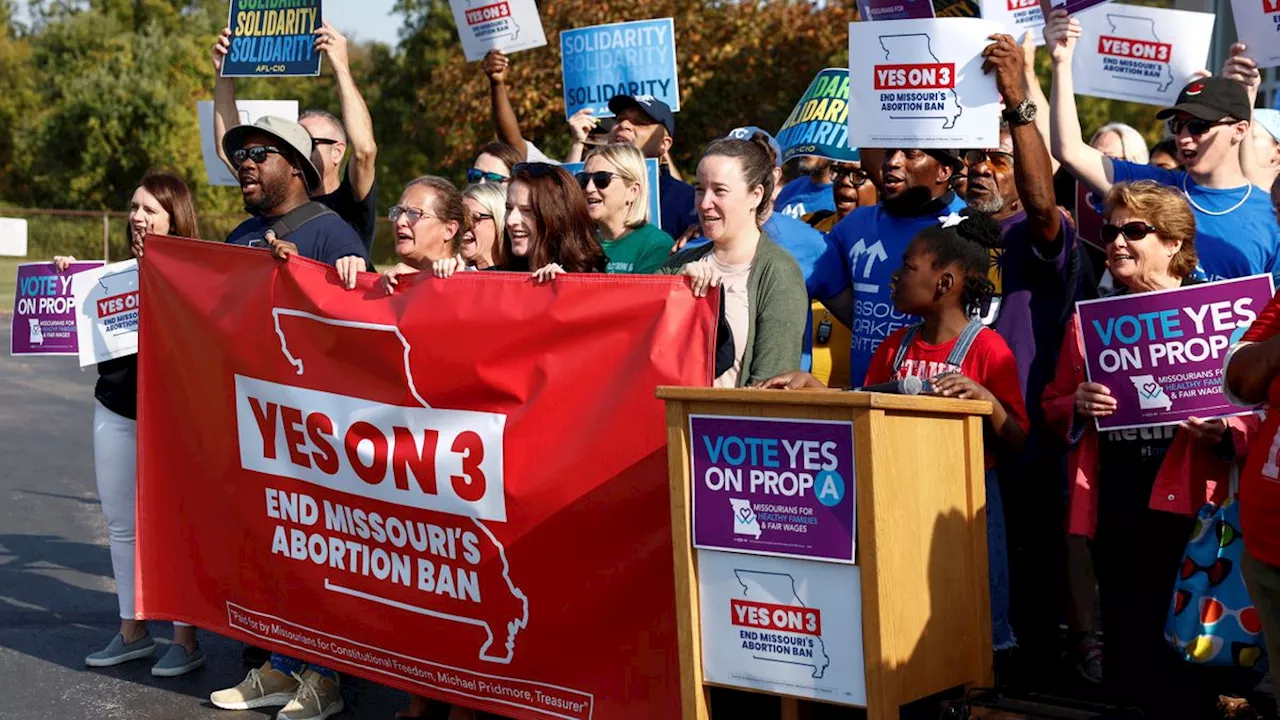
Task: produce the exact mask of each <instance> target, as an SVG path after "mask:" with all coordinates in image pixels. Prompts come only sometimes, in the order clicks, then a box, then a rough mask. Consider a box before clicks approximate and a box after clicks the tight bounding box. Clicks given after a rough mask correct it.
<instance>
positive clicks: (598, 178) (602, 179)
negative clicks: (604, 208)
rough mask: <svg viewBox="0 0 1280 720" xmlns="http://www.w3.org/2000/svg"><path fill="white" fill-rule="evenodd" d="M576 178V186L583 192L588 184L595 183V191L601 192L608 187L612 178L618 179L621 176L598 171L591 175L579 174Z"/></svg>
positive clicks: (586, 173) (606, 171)
mask: <svg viewBox="0 0 1280 720" xmlns="http://www.w3.org/2000/svg"><path fill="white" fill-rule="evenodd" d="M576 177H577V178H578V185H579V186H581V187H582V189H583V190H586V189H587V184H588V183H595V186H596V189H597V190H603V189H605V188H607V187H609V185H610V184H611V183H612V182H613V179H614V178H620V177H622V176H621V175H619V174H617V173H611V172H609V171H608V170H600V171H597V172H593V173H588V172H580V173H577V174H576Z"/></svg>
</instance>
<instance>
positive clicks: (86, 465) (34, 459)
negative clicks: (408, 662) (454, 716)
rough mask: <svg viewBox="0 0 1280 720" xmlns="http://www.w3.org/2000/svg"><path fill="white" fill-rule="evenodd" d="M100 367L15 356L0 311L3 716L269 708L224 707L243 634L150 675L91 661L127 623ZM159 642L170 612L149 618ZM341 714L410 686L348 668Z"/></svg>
mask: <svg viewBox="0 0 1280 720" xmlns="http://www.w3.org/2000/svg"><path fill="white" fill-rule="evenodd" d="M96 379H97V373H96V372H95V371H94V370H93V368H89V369H87V370H86V371H83V372H82V371H81V370H80V368H79V367H77V364H76V362H75V360H74V358H40V359H30V360H27V359H23V358H13V357H10V356H9V317H8V316H7V315H5V314H3V313H0V458H3V459H4V460H3V463H2V464H0V718H3V719H5V720H9V719H13V720H45V719H49V720H53V719H55V718H56V719H57V720H68V719H72V720H75V719H78V718H86V719H88V718H92V719H94V720H117V719H120V720H133V719H137V720H171V719H172V720H178V719H181V718H199V719H201V720H203V719H206V718H207V719H210V720H212V719H213V718H218V719H219V720H261V719H262V718H266V717H272V716H273V713H274V712H275V711H274V709H273V710H270V711H268V710H262V711H246V712H228V711H223V710H218V709H217V708H215V707H213V705H211V704H210V703H209V693H210V692H211V691H213V690H216V689H219V688H223V687H230V686H231V685H235V684H236V683H238V682H239V681H240V680H241V679H243V678H244V675H245V667H244V666H243V664H242V663H241V660H240V651H241V648H242V645H241V644H240V643H238V642H233V641H230V640H226V639H224V638H220V637H218V636H216V635H213V634H211V633H208V632H201V633H200V642H201V644H202V645H203V646H204V649H205V653H206V654H207V655H208V662H207V664H206V666H205V667H204V668H203V669H201V670H197V671H195V672H194V673H191V674H189V675H187V676H185V677H180V678H169V679H160V678H153V677H151V673H150V669H151V663H150V662H148V661H135V662H130V663H125V664H124V665H120V666H116V667H114V668H104V669H97V670H89V669H86V668H85V667H84V656H85V655H86V654H88V653H90V652H92V651H94V650H97V649H99V648H100V647H102V646H104V645H105V644H106V643H107V641H109V640H110V639H111V637H112V636H113V635H114V634H115V633H116V632H117V630H118V629H119V619H118V618H119V615H118V612H117V605H116V596H115V590H114V583H113V581H112V578H111V557H110V555H109V554H108V550H107V529H106V524H105V521H104V520H103V517H102V512H101V510H100V508H99V506H98V494H97V491H96V488H95V485H94V476H93V437H92V416H93V384H94V382H95V381H96ZM151 632H152V633H153V634H154V635H155V636H156V637H157V640H158V641H159V644H160V647H159V652H160V653H163V652H164V650H165V649H166V648H167V646H168V641H169V638H170V637H172V627H171V626H170V625H169V624H168V623H152V624H151ZM344 680H346V682H344V686H343V693H344V695H345V697H346V704H347V710H346V711H345V712H344V713H342V715H340V716H339V717H341V718H391V717H392V716H393V714H394V712H395V710H396V709H397V708H399V707H402V706H403V704H404V702H405V695H404V693H401V692H399V691H394V690H389V689H387V688H384V687H380V686H378V685H375V684H373V683H369V682H364V681H358V680H350V679H347V678H344Z"/></svg>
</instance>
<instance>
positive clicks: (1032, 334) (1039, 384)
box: [982, 210, 1080, 445]
mask: <svg viewBox="0 0 1280 720" xmlns="http://www.w3.org/2000/svg"><path fill="white" fill-rule="evenodd" d="M1059 213H1060V214H1061V210H1059ZM1000 226H1001V228H1003V230H1004V248H1003V249H1002V250H997V251H993V253H992V256H993V257H992V259H993V260H994V265H995V267H994V268H993V273H992V278H991V279H992V282H994V283H995V284H996V289H997V292H996V297H994V298H992V301H991V305H990V307H988V308H984V309H983V313H982V321H983V322H984V323H986V324H987V325H988V326H989V327H990V328H991V329H993V330H995V331H996V332H998V333H1000V336H1001V337H1003V338H1004V340H1005V342H1006V343H1008V344H1009V349H1011V350H1012V351H1013V357H1014V359H1015V360H1017V362H1018V381H1019V385H1020V386H1021V387H1022V396H1023V398H1024V399H1025V400H1026V403H1027V414H1028V416H1029V417H1030V419H1031V425H1032V427H1033V428H1037V427H1038V426H1042V425H1043V414H1042V412H1041V410H1040V397H1041V395H1043V394H1044V388H1045V386H1046V385H1048V384H1049V382H1050V381H1051V380H1053V375H1054V370H1055V369H1056V367H1057V364H1058V350H1059V349H1061V347H1062V334H1063V332H1064V331H1065V328H1066V323H1067V319H1068V318H1069V317H1070V316H1071V312H1072V310H1073V309H1074V307H1075V302H1076V300H1077V299H1078V298H1077V297H1076V295H1077V288H1078V285H1079V282H1078V274H1079V273H1078V268H1079V264H1080V263H1079V258H1078V256H1077V255H1076V232H1075V226H1074V225H1072V224H1071V220H1070V219H1069V218H1067V217H1066V215H1063V216H1062V228H1061V229H1060V230H1059V231H1058V253H1057V255H1055V256H1054V257H1049V258H1046V257H1043V256H1042V255H1041V254H1040V252H1039V250H1037V249H1036V247H1035V245H1034V243H1033V241H1032V239H1031V237H1030V235H1029V234H1028V230H1029V229H1030V228H1029V227H1028V225H1027V214H1026V213H1025V212H1021V211H1019V212H1018V213H1017V214H1015V215H1012V216H1010V217H1008V218H1005V219H1004V220H1002V221H1001V222H1000ZM1033 433H1034V430H1033ZM1030 444H1031V443H1028V445H1030Z"/></svg>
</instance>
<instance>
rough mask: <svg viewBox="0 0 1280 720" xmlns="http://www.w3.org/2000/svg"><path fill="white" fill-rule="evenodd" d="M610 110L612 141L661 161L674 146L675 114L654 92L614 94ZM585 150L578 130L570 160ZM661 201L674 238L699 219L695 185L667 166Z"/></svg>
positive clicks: (667, 228)
mask: <svg viewBox="0 0 1280 720" xmlns="http://www.w3.org/2000/svg"><path fill="white" fill-rule="evenodd" d="M609 111H610V112H612V113H613V114H614V116H615V117H614V119H613V126H612V127H610V128H609V134H608V142H609V143H611V144H612V143H622V144H625V145H634V146H635V147H636V148H637V149H639V150H640V152H642V153H644V156H645V157H646V158H656V159H658V161H659V162H661V160H662V158H663V157H665V156H666V154H667V152H668V151H669V150H670V149H671V144H672V142H673V141H674V138H675V132H676V119H675V115H673V114H672V112H671V108H670V107H668V106H667V104H666V103H664V102H662V101H661V100H659V99H657V98H655V97H653V96H652V95H615V96H614V97H613V98H612V99H610V100H609ZM582 137H585V134H582ZM585 149H586V146H585V143H584V142H583V141H582V140H581V139H580V135H579V134H578V133H575V135H574V141H573V145H572V146H571V147H570V149H569V156H568V160H569V161H570V162H576V161H578V160H580V159H581V158H582V156H583V153H584V152H585ZM658 201H659V203H660V204H661V206H662V223H661V224H662V229H663V230H664V231H666V233H667V234H668V235H670V236H671V237H680V236H681V235H683V234H684V231H685V230H687V229H688V227H689V226H690V225H693V224H694V223H695V222H697V221H696V219H695V216H694V212H693V186H692V185H689V184H688V183H685V182H681V181H680V180H677V179H675V178H674V177H672V175H671V172H670V169H669V168H668V167H667V166H666V165H663V166H662V168H661V172H659V173H658Z"/></svg>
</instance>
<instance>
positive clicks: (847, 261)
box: [809, 193, 965, 385]
mask: <svg viewBox="0 0 1280 720" xmlns="http://www.w3.org/2000/svg"><path fill="white" fill-rule="evenodd" d="M935 205H936V207H934V208H931V211H930V212H926V213H923V214H921V215H917V216H913V217H893V216H891V215H889V214H888V213H887V212H885V211H884V208H883V206H881V205H878V204H877V205H871V206H869V207H860V208H857V209H856V210H854V211H853V212H851V213H849V214H848V215H847V216H846V217H845V219H843V220H841V221H840V222H839V223H838V224H837V225H836V226H835V228H834V229H833V230H832V231H831V233H830V234H829V235H828V236H827V250H826V252H825V253H823V255H822V257H821V258H820V259H819V260H818V263H817V265H816V266H815V268H814V277H813V278H812V280H811V281H810V283H809V292H810V294H811V295H813V297H815V298H818V299H820V300H823V299H828V298H833V297H835V296H837V295H839V294H840V293H842V292H844V289H845V288H847V287H849V286H850V285H852V286H853V328H852V331H853V342H852V346H851V347H850V348H849V380H850V382H852V383H854V384H855V385H861V384H862V381H863V379H864V378H865V377H866V375H867V368H868V367H869V366H870V365H871V356H872V355H874V354H875V352H876V348H878V347H880V343H881V342H883V341H884V339H885V338H887V337H889V334H890V333H892V332H893V331H895V330H897V329H898V328H901V327H905V326H907V325H910V324H911V323H913V322H916V321H917V318H916V317H915V316H914V315H906V314H903V313H900V312H898V311H897V310H895V309H894V308H893V300H892V299H891V298H890V297H889V280H890V278H891V277H892V276H893V273H894V272H895V271H896V270H897V269H898V268H899V267H901V266H902V254H903V253H905V252H906V250H907V246H908V245H910V244H911V240H912V239H914V238H915V236H916V235H917V234H918V233H919V232H920V231H921V230H924V229H925V228H927V227H930V226H933V225H937V224H938V219H939V218H940V217H946V216H947V215H950V214H951V213H953V212H954V213H958V212H960V211H961V210H962V209H964V207H965V204H964V200H962V199H960V198H959V197H958V196H956V195H955V194H954V193H947V195H944V196H943V197H942V198H939V201H938V202H936V203H935Z"/></svg>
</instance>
